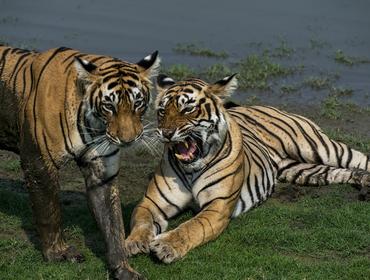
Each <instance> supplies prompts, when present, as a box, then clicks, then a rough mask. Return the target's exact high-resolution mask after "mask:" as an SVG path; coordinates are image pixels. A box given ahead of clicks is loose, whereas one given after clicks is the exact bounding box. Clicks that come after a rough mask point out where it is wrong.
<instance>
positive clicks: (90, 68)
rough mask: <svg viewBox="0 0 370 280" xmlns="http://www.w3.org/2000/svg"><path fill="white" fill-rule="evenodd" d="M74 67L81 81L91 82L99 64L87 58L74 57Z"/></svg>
mask: <svg viewBox="0 0 370 280" xmlns="http://www.w3.org/2000/svg"><path fill="white" fill-rule="evenodd" d="M74 67H75V69H76V71H77V78H78V80H80V81H85V82H91V81H92V80H93V79H94V74H93V73H94V71H95V70H96V68H97V66H96V65H95V64H94V63H91V62H89V61H87V60H85V59H81V58H79V57H77V56H76V57H75V58H74Z"/></svg>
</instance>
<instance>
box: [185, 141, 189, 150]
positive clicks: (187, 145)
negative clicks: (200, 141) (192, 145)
mask: <svg viewBox="0 0 370 280" xmlns="http://www.w3.org/2000/svg"><path fill="white" fill-rule="evenodd" d="M184 145H185V147H186V149H188V148H189V144H188V142H187V141H185V142H184Z"/></svg>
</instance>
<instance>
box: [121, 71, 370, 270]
mask: <svg viewBox="0 0 370 280" xmlns="http://www.w3.org/2000/svg"><path fill="white" fill-rule="evenodd" d="M236 87H237V79H236V76H235V75H232V76H229V77H226V78H224V79H222V80H220V81H218V82H216V83H214V84H208V83H206V82H204V81H202V80H199V79H189V80H185V81H180V82H175V81H174V80H173V79H171V78H169V77H166V76H164V75H160V76H159V77H158V85H157V89H158V96H157V100H156V106H157V114H158V134H159V137H160V139H161V140H162V142H164V152H163V156H162V159H161V162H160V165H159V167H158V168H157V170H156V172H155V174H154V177H153V179H152V180H151V181H150V183H149V186H148V188H147V190H146V193H145V196H144V198H143V199H142V201H141V202H140V203H139V204H138V206H137V207H136V208H135V210H134V212H133V215H132V219H131V233H130V235H129V237H128V238H127V239H126V249H127V251H128V252H129V254H131V255H135V254H138V253H149V252H150V251H151V252H153V253H154V254H155V255H156V256H157V257H158V258H159V259H160V260H162V261H163V262H165V263H170V262H173V261H175V260H178V259H180V258H182V257H184V256H185V255H186V254H187V253H188V252H189V251H190V250H191V249H193V248H195V247H197V246H199V245H202V244H204V243H206V242H207V241H210V240H212V239H215V238H216V237H217V236H218V235H220V234H221V233H222V231H223V230H224V229H225V228H226V227H227V225H228V224H229V222H230V220H231V218H232V217H236V216H238V215H239V214H241V213H244V212H246V211H248V210H250V209H251V208H253V207H255V206H257V205H258V204H260V203H261V202H263V201H265V200H266V199H267V198H268V197H269V196H270V195H271V194H272V193H273V191H274V188H275V185H276V183H277V182H278V181H286V182H291V183H295V184H303V185H305V184H312V185H326V184H333V183H349V184H353V185H356V186H357V187H358V188H359V189H360V191H361V193H360V194H361V196H362V198H364V199H365V198H366V196H367V195H368V187H369V186H370V161H369V156H366V155H364V154H363V153H361V152H359V151H356V150H353V149H351V148H349V147H348V146H347V145H345V144H343V143H340V142H337V141H334V140H332V139H330V138H329V137H328V136H327V135H325V134H324V133H323V132H322V130H321V129H320V128H319V127H318V126H317V125H316V124H314V123H313V122H312V121H310V120H308V119H306V118H304V117H302V116H299V115H295V114H289V113H286V112H284V111H280V110H278V109H276V108H273V107H269V106H238V105H236V104H232V103H225V104H224V101H223V100H224V98H225V97H226V96H229V95H230V94H231V93H232V92H233V91H234V90H235V89H236ZM191 203H195V204H196V205H197V206H198V207H199V209H200V211H199V213H198V214H197V215H195V216H194V217H193V218H191V219H190V220H188V221H186V222H184V223H182V224H180V225H179V226H178V227H177V228H175V229H173V230H170V231H167V232H166V229H167V226H168V220H169V219H170V218H171V217H174V216H175V215H177V214H179V213H181V212H182V211H184V210H185V209H186V208H188V207H189V205H190V204H191Z"/></svg>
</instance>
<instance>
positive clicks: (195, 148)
mask: <svg viewBox="0 0 370 280" xmlns="http://www.w3.org/2000/svg"><path fill="white" fill-rule="evenodd" d="M198 142H200V141H196V140H194V139H193V138H192V137H187V138H186V139H185V140H184V141H181V142H176V143H173V144H172V145H171V148H172V151H173V153H174V155H175V157H176V158H177V159H178V160H179V161H181V162H183V163H187V164H188V163H191V162H193V161H195V160H197V159H198V158H199V156H200V154H201V150H200V147H201V146H202V145H201V143H198Z"/></svg>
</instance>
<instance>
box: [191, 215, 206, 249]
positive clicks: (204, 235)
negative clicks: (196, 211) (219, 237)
mask: <svg viewBox="0 0 370 280" xmlns="http://www.w3.org/2000/svg"><path fill="white" fill-rule="evenodd" d="M194 221H197V222H198V223H200V225H201V226H202V230H203V237H202V243H203V242H204V240H205V237H206V230H205V228H204V225H203V223H202V222H201V221H200V220H199V217H195V218H194Z"/></svg>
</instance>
